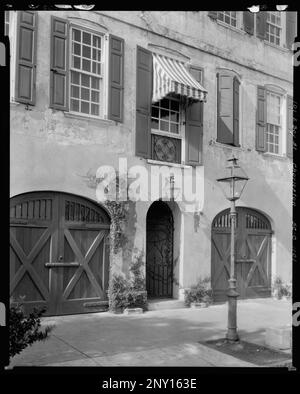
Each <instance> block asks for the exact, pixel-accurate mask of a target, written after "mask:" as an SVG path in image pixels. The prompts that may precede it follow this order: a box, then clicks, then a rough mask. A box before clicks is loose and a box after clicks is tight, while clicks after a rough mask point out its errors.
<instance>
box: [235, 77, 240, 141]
mask: <svg viewBox="0 0 300 394" xmlns="http://www.w3.org/2000/svg"><path fill="white" fill-rule="evenodd" d="M239 117H240V81H239V80H238V79H237V78H236V77H234V78H233V144H234V145H235V146H239V135H240V127H239V126H240V125H239Z"/></svg>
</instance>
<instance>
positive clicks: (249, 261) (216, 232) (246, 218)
mask: <svg viewBox="0 0 300 394" xmlns="http://www.w3.org/2000/svg"><path fill="white" fill-rule="evenodd" d="M271 233H272V231H271V225H270V223H269V221H268V220H267V219H266V218H265V217H264V216H263V215H262V214H260V213H258V212H256V211H254V210H252V209H249V208H241V207H237V227H236V232H235V251H236V256H235V277H236V279H237V291H238V293H239V297H240V298H253V297H265V296H267V297H268V296H270V295H271ZM211 261H212V271H211V275H212V288H213V292H214V299H215V301H224V300H226V299H227V290H228V279H229V270H230V218H229V210H226V211H223V212H221V213H220V214H219V215H217V216H216V218H215V219H214V221H213V226H212V260H211Z"/></svg>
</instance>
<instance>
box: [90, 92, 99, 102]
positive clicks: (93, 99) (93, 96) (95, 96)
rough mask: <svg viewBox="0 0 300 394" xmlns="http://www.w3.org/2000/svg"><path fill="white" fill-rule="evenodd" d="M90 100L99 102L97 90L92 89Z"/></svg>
mask: <svg viewBox="0 0 300 394" xmlns="http://www.w3.org/2000/svg"><path fill="white" fill-rule="evenodd" d="M92 101H94V102H96V103H99V92H96V91H95V90H92Z"/></svg>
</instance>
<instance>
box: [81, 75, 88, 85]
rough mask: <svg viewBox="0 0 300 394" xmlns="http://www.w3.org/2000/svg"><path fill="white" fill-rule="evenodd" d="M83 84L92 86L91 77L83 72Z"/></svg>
mask: <svg viewBox="0 0 300 394" xmlns="http://www.w3.org/2000/svg"><path fill="white" fill-rule="evenodd" d="M81 84H82V86H87V87H89V86H90V77H89V76H88V75H86V74H81Z"/></svg>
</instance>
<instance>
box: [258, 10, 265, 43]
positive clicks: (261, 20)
mask: <svg viewBox="0 0 300 394" xmlns="http://www.w3.org/2000/svg"><path fill="white" fill-rule="evenodd" d="M266 32H267V11H259V12H258V13H257V14H256V35H257V37H258V38H260V39H262V40H264V39H265V38H266Z"/></svg>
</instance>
